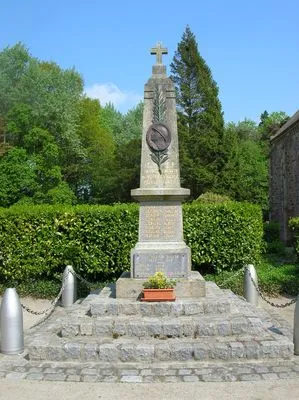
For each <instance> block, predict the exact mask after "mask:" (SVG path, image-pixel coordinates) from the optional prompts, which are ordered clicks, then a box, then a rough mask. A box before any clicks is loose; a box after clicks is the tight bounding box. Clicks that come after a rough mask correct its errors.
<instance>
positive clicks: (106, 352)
mask: <svg viewBox="0 0 299 400" xmlns="http://www.w3.org/2000/svg"><path fill="white" fill-rule="evenodd" d="M277 336H279V335H277ZM27 349H28V356H29V359H31V360H50V361H68V360H77V361H107V362H146V363H149V362H164V361H190V360H196V361H198V362H201V361H207V360H236V359H239V360H243V359H268V358H276V357H278V358H290V357H291V356H292V355H293V352H294V348H293V344H292V343H291V342H290V341H289V340H288V339H287V338H285V337H284V336H280V337H279V338H276V337H272V336H271V335H269V336H268V337H266V336H265V337H264V338H261V337H254V338H253V337H251V336H250V335H246V336H245V335H243V336H223V337H221V338H219V337H209V338H207V337H205V338H202V339H190V338H188V339H187V338H179V339H175V338H173V339H165V340H158V339H147V340H145V339H143V340H137V339H131V338H130V339H127V338H123V337H122V338H118V339H110V338H101V339H99V338H96V337H74V338H60V337H58V336H57V335H56V336H52V337H51V338H50V340H49V338H47V340H45V339H43V338H33V339H31V340H30V339H29V341H28V343H27Z"/></svg>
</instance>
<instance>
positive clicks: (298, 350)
mask: <svg viewBox="0 0 299 400" xmlns="http://www.w3.org/2000/svg"><path fill="white" fill-rule="evenodd" d="M294 354H295V355H296V356H299V295H298V296H297V301H296V305H295V313H294Z"/></svg>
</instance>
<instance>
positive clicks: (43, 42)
mask: <svg viewBox="0 0 299 400" xmlns="http://www.w3.org/2000/svg"><path fill="white" fill-rule="evenodd" d="M298 17H299V1H298V0H284V1H282V0H272V1H270V0H250V1H248V0H246V1H243V0H223V1H221V0H208V1H207V0H205V1H202V0H185V1H178V0H172V1H170V0H164V1H163V0H160V1H157V0H150V1H142V0H123V1H121V0H110V1H107V0H105V1H101V0H97V1H96V0H84V1H82V0H80V1H79V0H72V1H70V0H42V1H41V0H26V1H24V0H0V20H1V24H0V51H1V50H2V49H4V48H5V47H7V46H13V45H14V44H16V43H17V42H22V43H24V44H25V45H26V47H27V48H28V49H29V51H30V53H31V55H32V56H34V57H37V58H39V59H41V60H43V61H46V60H47V61H55V62H56V63H57V64H58V65H59V66H60V67H61V68H72V67H74V68H75V69H76V70H77V71H78V72H79V73H80V74H81V76H82V77H83V80H84V84H85V91H86V93H87V94H88V95H89V96H91V97H97V98H99V100H100V102H101V104H102V105H104V104H105V103H106V102H109V101H110V102H112V103H113V104H114V105H115V106H116V108H117V109H119V110H120V111H121V112H126V111H127V110H128V109H130V108H132V107H134V106H135V105H136V104H137V103H138V102H139V101H140V100H142V98H143V88H144V84H145V82H146V81H147V79H148V78H149V77H150V75H151V66H152V65H153V64H154V62H155V57H154V56H151V55H150V49H151V47H153V46H154V45H155V44H156V42H157V41H161V42H162V43H163V45H164V46H165V47H167V48H168V55H165V56H163V62H164V63H165V65H166V66H167V71H168V74H170V67H169V65H170V63H171V61H172V58H173V56H174V54H175V51H176V49H177V45H178V43H179V42H180V40H181V38H182V35H183V32H184V30H185V28H186V26H187V25H189V26H190V28H191V31H192V32H193V33H194V34H195V36H196V40H197V43H198V49H199V53H200V54H201V56H202V57H203V58H204V59H205V61H206V63H207V64H208V66H209V67H210V69H211V71H212V75H213V78H214V80H215V81H216V82H217V85H218V87H219V98H220V101H221V103H222V109H223V111H224V119H225V121H226V122H230V121H233V122H238V121H241V120H243V119H244V118H248V119H252V120H254V121H259V117H260V114H261V113H262V112H263V111H264V110H267V111H268V112H273V111H284V112H286V113H287V114H288V115H293V114H294V113H295V112H296V111H297V110H298V109H299V51H298V50H299V49H298V47H299V22H298V21H299V20H298Z"/></svg>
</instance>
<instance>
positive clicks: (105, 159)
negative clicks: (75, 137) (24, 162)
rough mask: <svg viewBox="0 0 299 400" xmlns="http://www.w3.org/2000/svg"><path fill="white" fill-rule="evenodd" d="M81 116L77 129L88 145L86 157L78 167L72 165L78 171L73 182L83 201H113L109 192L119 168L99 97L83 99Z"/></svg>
mask: <svg viewBox="0 0 299 400" xmlns="http://www.w3.org/2000/svg"><path fill="white" fill-rule="evenodd" d="M79 116H80V118H79V123H78V128H77V129H78V134H79V136H80V138H81V142H82V143H83V144H84V147H85V152H86V158H85V159H84V160H83V162H81V163H80V162H79V163H78V164H77V166H75V168H73V166H72V169H73V171H74V172H75V174H73V177H72V182H73V184H75V186H76V192H77V193H78V195H79V197H80V198H81V201H88V202H100V203H107V202H109V201H111V194H109V193H110V192H111V186H113V184H112V182H114V179H113V173H114V170H115V161H114V151H115V144H114V141H113V138H112V134H111V132H110V130H109V129H108V128H107V124H106V121H103V119H102V108H101V106H100V103H99V102H98V100H92V99H90V98H88V97H85V98H83V99H82V100H81V102H80V105H79ZM79 161H80V160H79ZM81 161H82V160H81ZM110 178H111V183H110Z"/></svg>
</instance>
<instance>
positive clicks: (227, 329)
mask: <svg viewBox="0 0 299 400" xmlns="http://www.w3.org/2000/svg"><path fill="white" fill-rule="evenodd" d="M280 328H281V330H280ZM25 339H26V340H25V346H26V349H27V352H28V354H27V357H28V360H29V362H34V361H36V362H38V361H39V362H41V363H46V362H48V363H49V365H55V368H57V369H59V365H61V364H62V363H66V362H70V363H76V365H77V366H78V368H79V367H80V366H81V365H82V364H85V363H93V364H94V366H95V367H93V369H94V368H98V367H97V366H100V365H102V364H103V363H107V364H108V365H109V368H110V369H111V368H112V369H113V368H114V366H116V367H115V368H116V369H114V370H113V371H114V375H113V376H112V375H111V377H112V378H111V379H119V376H120V375H119V368H121V366H122V365H123V366H124V367H123V368H126V367H125V366H126V365H127V364H130V363H135V364H136V365H137V366H138V368H139V371H141V370H144V369H146V368H147V367H148V366H150V365H152V364H153V363H155V364H156V365H159V364H160V363H161V364H163V363H169V368H170V369H171V368H172V366H173V365H174V364H175V363H178V362H183V363H184V364H185V365H188V364H189V363H195V364H197V365H198V368H199V369H201V368H203V365H204V364H206V363H207V362H208V363H210V364H211V365H213V368H216V365H217V364H218V363H231V362H239V363H240V366H241V367H242V364H243V363H247V362H249V361H254V362H262V363H264V362H268V361H271V362H272V361H273V362H274V361H276V360H282V359H285V360H288V359H290V358H292V356H293V351H294V346H293V343H292V341H291V340H290V339H289V337H288V335H286V334H285V331H284V330H283V327H281V326H280V325H279V323H277V321H276V320H273V319H272V318H271V316H270V315H269V314H267V313H266V312H265V311H262V310H259V309H256V308H255V307H253V306H251V305H250V304H249V303H247V302H245V301H244V300H243V299H241V298H239V297H238V296H236V295H234V294H233V293H232V292H230V291H222V290H220V289H219V288H218V287H217V286H216V285H214V284H210V283H209V282H207V296H206V297H205V298H203V299H200V300H196V301H195V300H192V299H188V300H187V299H185V300H178V301H175V302H170V303H166V302H165V303H142V302H139V301H135V300H134V301H133V300H130V301H129V300H121V301H119V300H118V299H115V298H113V297H111V292H110V289H109V290H108V289H107V290H106V291H105V290H104V291H103V293H102V294H101V295H90V296H88V297H87V298H86V299H85V300H83V301H82V302H77V303H76V304H74V305H73V306H72V307H69V308H67V309H57V311H56V312H55V315H53V316H52V317H51V318H49V320H48V321H46V322H45V323H44V324H42V325H40V326H39V327H38V328H36V329H34V330H32V331H31V332H30V333H29V334H28V335H26V337H25ZM89 365H90V364H89ZM80 368H81V367H80ZM136 368H137V367H136ZM193 375H194V374H193ZM193 375H192V376H193ZM101 376H102V375H101ZM138 376H139V377H138V379H141V378H140V375H138ZM194 376H195V375H194ZM116 377H118V378H116ZM80 379H81V378H80ZM96 379H99V380H101V379H104V378H103V377H98V378H96ZM136 379H137V378H136ZM142 379H143V378H142ZM194 379H195V378H194ZM196 379H197V378H196Z"/></svg>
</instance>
